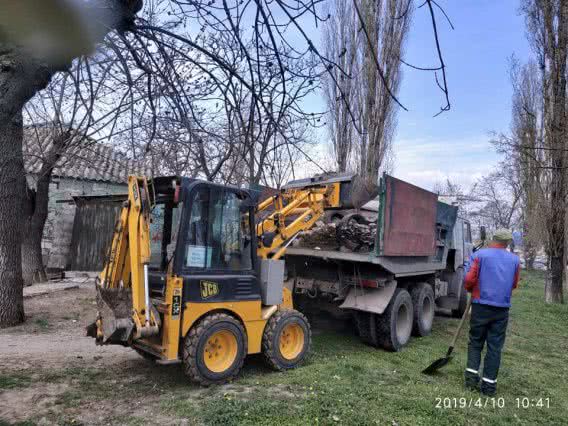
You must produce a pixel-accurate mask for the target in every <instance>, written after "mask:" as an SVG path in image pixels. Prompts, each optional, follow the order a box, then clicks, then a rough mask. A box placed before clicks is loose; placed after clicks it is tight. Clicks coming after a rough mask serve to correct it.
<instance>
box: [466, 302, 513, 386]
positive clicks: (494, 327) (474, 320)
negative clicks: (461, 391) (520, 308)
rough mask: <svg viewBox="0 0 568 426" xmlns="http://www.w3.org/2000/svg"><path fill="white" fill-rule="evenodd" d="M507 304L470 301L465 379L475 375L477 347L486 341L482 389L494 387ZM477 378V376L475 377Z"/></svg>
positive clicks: (504, 330) (506, 319)
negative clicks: (504, 306)
mask: <svg viewBox="0 0 568 426" xmlns="http://www.w3.org/2000/svg"><path fill="white" fill-rule="evenodd" d="M508 321H509V308H499V307H496V306H490V305H481V304H479V303H473V304H472V306H471V319H470V328H469V345H468V348H467V369H466V379H467V377H468V376H469V377H470V378H471V377H472V376H474V375H475V377H476V378H477V377H479V364H480V363H481V351H482V350H483V346H484V345H485V343H486V342H487V353H486V354H485V359H484V361H483V374H482V376H481V387H482V390H483V389H484V388H485V389H486V390H488V391H489V392H491V391H493V392H494V391H495V389H496V381H497V373H498V372H499V365H500V364H501V350H502V349H503V344H504V343H505V334H506V332H507V323H508ZM477 380H479V379H477Z"/></svg>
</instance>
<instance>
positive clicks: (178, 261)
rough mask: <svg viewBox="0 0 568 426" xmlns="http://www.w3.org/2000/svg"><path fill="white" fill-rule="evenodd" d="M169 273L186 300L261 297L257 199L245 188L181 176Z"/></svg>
mask: <svg viewBox="0 0 568 426" xmlns="http://www.w3.org/2000/svg"><path fill="white" fill-rule="evenodd" d="M179 203H180V204H181V206H182V209H181V211H182V212H181V217H180V223H179V230H178V235H177V241H176V248H175V256H174V260H173V273H174V274H175V275H177V276H179V277H182V278H183V301H184V302H197V303H198V302H217V301H219V302H221V301H223V302H226V301H240V300H258V299H260V287H259V283H258V280H257V274H256V272H255V271H256V266H257V255H256V235H255V232H254V229H255V227H254V209H255V204H256V203H255V200H254V199H253V198H252V197H251V194H250V193H249V192H248V191H246V190H243V189H239V188H236V187H232V186H226V185H218V184H215V183H211V182H205V181H199V180H190V179H182V185H181V196H180V199H179Z"/></svg>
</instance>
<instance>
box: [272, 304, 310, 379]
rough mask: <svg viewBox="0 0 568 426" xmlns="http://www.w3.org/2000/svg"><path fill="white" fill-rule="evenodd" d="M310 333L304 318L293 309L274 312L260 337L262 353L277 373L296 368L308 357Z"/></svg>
mask: <svg viewBox="0 0 568 426" xmlns="http://www.w3.org/2000/svg"><path fill="white" fill-rule="evenodd" d="M311 344H312V331H311V329H310V323H309V322H308V320H307V319H306V317H305V316H304V315H303V314H302V313H300V312H298V311H296V310H295V309H286V310H283V311H276V312H275V313H274V315H272V317H270V319H269V320H268V323H267V324H266V327H265V328H264V334H263V336H262V353H263V355H264V358H265V359H266V362H267V363H268V365H269V366H270V367H272V368H273V369H274V370H277V371H283V370H289V369H291V368H295V367H296V366H298V365H299V364H300V363H301V362H302V361H303V360H304V359H305V358H306V356H307V355H308V353H309V351H310V347H311Z"/></svg>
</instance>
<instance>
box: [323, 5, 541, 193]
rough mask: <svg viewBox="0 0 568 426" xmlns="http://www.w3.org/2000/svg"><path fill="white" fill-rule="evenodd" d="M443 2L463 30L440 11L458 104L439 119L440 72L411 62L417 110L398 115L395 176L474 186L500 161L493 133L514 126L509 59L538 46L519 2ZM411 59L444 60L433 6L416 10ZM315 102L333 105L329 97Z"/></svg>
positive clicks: (410, 85) (408, 99)
mask: <svg viewBox="0 0 568 426" xmlns="http://www.w3.org/2000/svg"><path fill="white" fill-rule="evenodd" d="M419 3H420V2H417V3H416V4H419ZM438 3H439V4H440V5H441V6H442V7H443V8H444V10H445V11H446V13H447V14H448V15H449V17H450V19H451V21H452V23H453V25H454V28H455V29H454V30H452V29H451V28H450V26H449V25H448V24H447V21H446V20H445V18H444V17H443V16H442V15H441V13H439V11H438V10H436V12H437V21H438V30H439V35H440V37H439V38H440V43H441V48H442V51H443V55H444V61H445V63H446V67H447V77H448V86H449V90H450V101H451V110H450V111H448V112H445V113H443V114H441V115H440V116H438V117H433V116H434V114H436V113H437V112H438V111H439V110H440V107H442V106H444V105H445V100H444V97H443V94H442V92H441V91H440V90H439V89H438V88H437V86H436V82H435V80H434V74H433V73H430V72H423V71H416V70H412V69H410V68H408V67H405V66H403V67H404V68H403V72H404V74H403V75H404V77H403V81H402V86H401V90H400V93H399V96H398V98H399V99H400V101H401V102H402V103H403V105H404V106H405V107H407V108H408V109H409V111H408V112H406V111H403V110H400V111H399V114H398V129H397V134H396V137H395V140H394V154H395V165H394V172H393V174H394V175H395V176H396V177H399V178H401V179H404V180H408V181H410V182H412V183H414V184H416V185H419V186H422V187H425V188H432V187H433V186H434V184H436V183H437V182H442V181H445V179H446V178H449V179H451V180H452V181H453V182H457V183H459V184H460V185H462V186H463V187H465V188H467V187H468V186H470V185H471V184H472V183H473V182H474V181H475V180H476V179H477V178H479V177H481V176H483V175H485V174H487V173H489V172H491V171H492V170H493V169H494V168H495V167H496V166H497V165H498V162H499V160H500V158H499V156H498V155H497V154H496V153H495V152H494V151H493V149H492V147H491V144H490V135H489V132H491V131H496V132H506V131H508V129H509V122H510V108H511V83H510V80H509V75H508V63H509V59H510V57H511V55H513V54H514V55H515V56H516V57H517V58H518V59H520V60H521V61H526V60H527V59H528V58H529V56H530V54H531V52H530V47H529V44H528V41H527V39H526V35H525V25H524V18H523V16H521V15H520V13H519V10H518V9H519V0H438ZM405 59H406V61H407V62H409V63H411V64H413V65H416V66H422V67H429V66H430V67H432V66H437V65H438V59H437V55H436V50H435V42H434V36H433V32H432V24H431V20H430V15H429V11H428V9H427V7H423V8H421V9H417V10H416V11H415V14H414V19H413V23H412V27H411V30H410V34H409V38H408V42H407V45H406V55H405ZM314 102H315V103H319V102H322V107H323V109H325V107H324V106H323V97H319V99H314ZM316 109H317V108H316ZM321 135H322V137H325V136H324V135H325V132H321Z"/></svg>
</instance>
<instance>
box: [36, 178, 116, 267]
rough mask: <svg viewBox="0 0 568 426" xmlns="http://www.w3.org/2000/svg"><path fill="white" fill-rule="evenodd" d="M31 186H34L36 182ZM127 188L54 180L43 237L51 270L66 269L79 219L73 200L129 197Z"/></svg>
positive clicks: (88, 182) (50, 188)
mask: <svg viewBox="0 0 568 426" xmlns="http://www.w3.org/2000/svg"><path fill="white" fill-rule="evenodd" d="M28 182H29V183H30V185H32V186H33V185H34V178H33V177H29V178H28ZM126 192H127V186H126V184H124V185H120V184H115V183H107V182H99V181H90V180H78V179H68V178H57V177H55V178H53V179H52V182H51V184H50V187H49V214H48V217H47V221H46V223H45V229H44V233H43V241H42V249H43V261H44V264H45V265H47V267H49V268H61V269H66V268H67V266H68V265H69V263H70V262H69V251H70V248H71V237H72V234H73V221H74V219H75V203H74V202H73V197H74V196H78V195H108V194H126Z"/></svg>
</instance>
